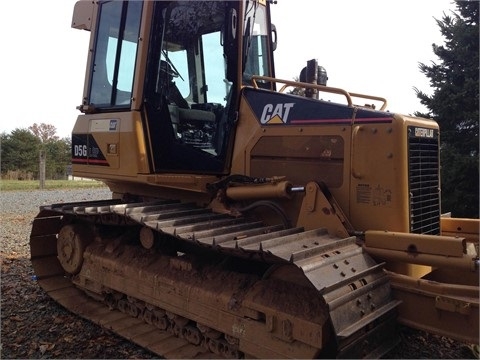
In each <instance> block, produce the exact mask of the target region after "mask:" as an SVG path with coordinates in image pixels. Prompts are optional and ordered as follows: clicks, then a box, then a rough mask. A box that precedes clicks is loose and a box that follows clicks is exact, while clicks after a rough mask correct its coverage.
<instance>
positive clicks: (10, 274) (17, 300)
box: [0, 188, 475, 359]
mask: <svg viewBox="0 0 480 360" xmlns="http://www.w3.org/2000/svg"><path fill="white" fill-rule="evenodd" d="M110 197H111V195H110V191H109V190H108V189H106V188H94V189H76V190H42V191H41V190H36V191H7V192H5V191H3V192H0V204H1V205H0V233H1V248H0V260H1V345H0V346H1V348H0V358H3V359H19V358H30V359H33V358H56V359H66V358H72V359H73V358H82V359H96V358H104V359H105V358H108V359H133V358H135V359H139V358H154V357H155V356H153V355H152V354H151V353H149V352H147V351H144V350H143V349H141V348H140V347H138V346H136V345H134V344H130V343H129V342H127V341H125V340H123V339H122V338H120V337H118V336H116V335H115V334H112V333H111V332H110V331H108V330H106V329H103V328H101V327H99V326H97V325H94V324H92V323H90V322H87V321H85V320H82V319H81V318H78V317H76V316H74V315H73V314H71V313H70V312H68V311H66V310H65V309H64V308H62V307H61V306H59V305H57V304H56V303H55V302H53V301H52V300H50V298H49V297H48V296H47V295H46V294H45V293H44V292H43V290H42V289H40V287H39V286H38V285H37V283H36V282H35V280H34V276H33V271H32V267H31V264H30V261H29V245H28V244H29V236H30V230H31V222H32V220H33V218H34V217H35V216H36V214H37V213H38V208H39V206H40V205H47V204H52V203H63V202H71V201H85V200H98V199H108V198H110ZM400 336H401V340H402V342H401V344H400V345H399V346H397V347H396V348H395V349H394V350H392V351H391V352H390V353H388V354H387V356H386V358H390V359H409V358H411V359H412V358H415V359H419V358H437V359H466V358H470V359H475V357H474V356H473V353H472V352H471V351H470V350H469V349H468V347H467V346H466V345H465V344H462V343H459V342H456V341H453V340H451V339H448V338H445V337H440V336H433V335H430V334H427V333H424V332H422V331H416V330H412V329H408V328H405V327H400Z"/></svg>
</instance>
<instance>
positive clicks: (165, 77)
mask: <svg viewBox="0 0 480 360" xmlns="http://www.w3.org/2000/svg"><path fill="white" fill-rule="evenodd" d="M177 76H178V74H177V73H175V71H173V69H172V67H171V66H170V64H169V63H167V62H166V61H165V60H161V61H160V81H161V85H162V87H164V89H165V92H164V93H165V95H166V98H167V100H168V101H169V103H170V104H173V105H177V106H178V107H179V108H182V109H189V108H190V106H188V102H187V100H185V99H184V97H183V96H182V94H181V93H180V90H178V87H177V85H176V84H175V81H173V78H174V77H177Z"/></svg>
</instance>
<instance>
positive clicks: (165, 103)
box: [82, 1, 273, 174]
mask: <svg viewBox="0 0 480 360" xmlns="http://www.w3.org/2000/svg"><path fill="white" fill-rule="evenodd" d="M144 7H151V8H150V9H149V11H145V9H144ZM147 13H150V14H151V15H149V16H148V18H147V16H146V15H144V14H147ZM143 16H144V17H145V18H142V17H143ZM270 31H271V27H270V25H269V13H268V4H266V3H265V2H264V1H244V2H230V1H155V2H145V3H143V2H138V1H126V2H118V1H105V2H100V3H99V22H98V24H97V31H96V34H97V37H96V39H95V45H94V49H95V51H94V61H93V62H92V66H91V70H90V71H91V80H90V83H89V88H88V91H87V96H86V97H85V99H84V105H83V107H82V108H83V111H84V112H90V113H92V112H115V111H140V112H141V114H142V121H143V127H144V133H145V134H146V135H145V140H146V143H147V144H148V150H149V158H150V164H151V168H152V171H153V172H155V173H161V172H182V173H185V172H202V173H218V174H222V173H227V172H228V168H229V165H230V164H229V163H230V157H231V148H232V146H233V135H234V131H233V130H234V127H235V122H236V119H237V112H238V99H239V96H240V91H241V88H242V86H244V85H249V84H251V82H250V81H251V77H252V75H262V76H273V59H272V53H271V52H272V51H273V46H272V45H270V39H271V37H270V36H269V34H270ZM139 39H142V41H139ZM260 84H261V85H260V86H262V87H270V86H271V85H270V84H269V83H266V84H264V83H261V82H260ZM139 98H141V99H142V101H141V102H139V101H138V100H134V99H139Z"/></svg>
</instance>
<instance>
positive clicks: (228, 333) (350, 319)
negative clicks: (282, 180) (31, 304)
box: [30, 200, 398, 358]
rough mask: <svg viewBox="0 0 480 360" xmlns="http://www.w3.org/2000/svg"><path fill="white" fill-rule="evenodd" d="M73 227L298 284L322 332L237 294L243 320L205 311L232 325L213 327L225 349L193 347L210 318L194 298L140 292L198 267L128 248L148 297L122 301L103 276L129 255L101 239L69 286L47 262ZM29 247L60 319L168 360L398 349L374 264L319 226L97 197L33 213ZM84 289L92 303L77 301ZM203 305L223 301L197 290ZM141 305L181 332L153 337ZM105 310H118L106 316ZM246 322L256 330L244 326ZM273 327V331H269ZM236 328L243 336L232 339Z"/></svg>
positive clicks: (386, 292)
mask: <svg viewBox="0 0 480 360" xmlns="http://www.w3.org/2000/svg"><path fill="white" fill-rule="evenodd" d="M72 223H76V224H87V223H89V224H95V226H109V227H113V228H115V229H119V228H121V229H125V230H128V229H131V228H132V227H133V228H134V227H138V228H140V227H142V230H141V231H140V241H141V242H142V244H143V245H144V246H146V247H149V246H153V244H154V243H155V242H159V241H163V242H165V241H166V242H167V243H170V244H171V243H172V241H173V243H174V244H175V247H176V251H178V250H180V251H181V252H182V254H183V253H185V254H193V255H194V257H196V259H197V260H198V259H201V258H202V257H209V256H210V255H215V257H216V258H218V257H220V259H224V261H223V262H227V260H228V259H231V258H234V259H241V261H242V263H243V264H247V267H248V268H250V267H254V264H256V265H255V266H260V267H262V266H263V267H268V270H267V271H261V272H260V274H261V276H262V277H261V279H259V280H258V281H260V280H264V279H268V280H270V281H273V283H285V282H287V283H290V284H291V286H292V289H293V288H295V286H298V285H301V286H302V288H307V287H308V288H311V289H312V291H313V294H314V295H313V297H316V298H318V300H315V301H318V302H319V303H322V304H325V303H326V304H327V306H326V309H328V310H327V315H326V317H327V318H328V321H327V323H328V324H327V325H322V327H321V330H319V326H317V325H316V324H314V323H311V322H309V319H308V318H306V319H305V318H304V319H300V318H299V317H298V316H297V317H291V318H288V319H290V320H288V319H287V318H283V320H281V319H282V318H281V316H283V315H281V313H282V311H285V313H288V311H292V310H291V309H290V308H289V307H290V305H288V304H291V303H292V301H290V300H286V301H285V302H284V303H286V304H287V305H288V306H285V305H278V308H276V309H275V311H273V310H272V311H273V312H272V315H269V311H270V309H268V307H267V309H266V310H262V311H260V310H258V309H260V308H261V306H260V305H261V304H260V305H259V303H257V302H255V301H252V300H251V299H250V300H249V292H246V297H245V299H244V304H243V305H245V304H247V305H245V306H246V307H247V308H248V313H247V314H246V313H236V312H235V311H231V312H229V311H227V310H228V309H224V310H222V308H221V307H222V303H221V300H218V304H216V305H215V306H213V305H212V309H211V310H212V311H217V310H218V312H221V313H222V314H224V315H222V316H224V317H225V318H226V319H228V320H229V321H231V322H233V325H231V324H230V325H229V326H226V327H225V329H223V328H222V329H219V328H217V330H219V331H222V332H223V336H224V338H225V339H227V340H232V341H231V343H230V345H229V344H227V343H225V342H224V341H223V340H218V339H215V338H210V337H205V338H203V340H200V341H198V336H197V335H196V334H197V332H198V331H197V330H195V329H194V330H192V329H191V324H192V321H193V322H194V324H197V325H198V327H199V328H202V327H201V326H200V325H204V324H205V323H207V322H208V321H209V320H208V319H207V320H205V319H203V318H202V316H201V314H202V313H201V311H200V312H198V311H197V312H195V311H193V310H192V311H189V310H188V309H190V308H191V309H193V308H195V306H197V307H199V306H200V305H201V306H204V307H205V309H207V310H208V306H207V305H209V304H208V303H207V304H206V305H205V304H203V305H202V304H200V303H198V304H197V302H198V301H197V302H196V300H195V298H192V299H190V300H188V299H187V300H188V301H187V300H185V299H186V296H185V294H183V295H182V294H175V295H176V296H177V297H171V295H169V296H170V297H168V301H167V300H165V299H167V298H158V299H157V297H156V296H155V295H154V294H153V292H150V290H151V289H150V288H154V287H155V286H160V285H161V286H163V288H166V286H167V285H168V284H169V283H168V282H169V281H171V279H169V278H168V277H167V275H164V277H163V278H162V279H161V281H163V283H162V284H160V285H158V284H157V282H158V281H160V280H157V279H156V274H159V273H168V272H169V270H171V267H172V264H174V265H173V267H174V269H173V270H175V271H177V270H179V269H180V270H185V271H184V272H186V271H188V270H189V269H190V267H192V266H193V265H192V264H195V263H196V261H197V260H195V261H193V262H188V263H185V262H183V258H184V257H171V256H163V257H162V259H168V260H169V262H168V263H169V264H170V265H168V266H167V267H166V268H162V270H161V271H159V270H158V266H160V265H158V264H157V265H155V264H153V262H154V261H155V258H154V257H153V256H151V257H148V256H150V255H145V256H144V255H143V254H147V253H148V251H146V250H145V249H143V248H142V247H141V246H136V247H133V248H132V249H133V250H130V253H136V252H138V253H137V255H136V258H139V259H143V260H138V261H137V262H135V266H134V269H135V271H133V272H132V275H131V278H130V280H129V281H130V282H131V283H133V284H136V286H138V289H144V288H147V290H142V291H139V290H138V289H137V290H136V291H133V292H129V289H130V288H129V286H126V285H123V283H124V282H126V281H123V280H125V279H124V278H125V274H123V275H121V276H120V275H119V276H116V277H115V276H114V275H111V276H110V275H108V274H110V273H111V274H114V273H115V272H117V273H118V272H122V271H123V269H127V268H129V266H130V264H131V263H132V260H131V258H128V259H124V258H122V256H123V255H119V254H120V253H124V252H128V251H125V250H124V249H127V248H126V247H125V248H124V245H123V244H121V243H122V241H121V240H119V239H113V240H112V241H110V242H108V243H107V242H105V241H104V244H103V245H102V246H103V247H102V246H97V245H95V244H93V245H89V246H87V249H86V252H85V259H86V260H85V264H84V265H83V268H82V271H81V272H80V274H78V276H74V277H73V278H72V280H73V281H72V280H71V279H70V277H66V276H65V270H64V268H63V267H62V265H61V264H60V262H59V260H58V257H57V236H58V233H59V232H60V230H61V229H62V227H63V226H64V225H65V224H72ZM122 232H125V233H126V232H128V231H124V230H122ZM165 239H166V240H165ZM137 243H138V240H137ZM30 244H31V255H32V264H33V267H34V270H35V273H36V275H37V278H38V281H39V284H40V285H41V287H42V288H43V289H44V290H45V291H46V292H47V293H48V294H49V295H50V296H51V297H52V298H53V299H55V300H56V301H57V302H58V303H59V304H61V305H63V306H64V307H66V308H67V309H69V310H70V311H72V312H74V313H76V314H78V315H80V316H82V317H84V318H87V319H89V320H91V321H93V322H95V323H97V324H99V325H101V326H103V327H105V328H108V329H111V330H113V331H114V332H115V333H118V334H119V335H121V336H123V337H125V338H127V339H129V340H130V341H132V342H135V343H137V344H139V345H140V346H142V347H144V348H146V349H149V350H150V351H152V352H154V353H155V354H158V355H160V356H164V357H166V358H212V357H243V356H245V357H250V356H253V357H296V358H300V357H305V356H332V354H331V353H326V352H325V351H326V350H325V349H331V348H334V350H333V351H334V352H335V354H334V356H338V357H356V358H360V357H370V358H371V357H380V356H381V355H383V354H384V353H386V352H387V351H388V350H389V349H391V348H392V347H393V346H394V345H395V344H396V342H397V338H396V335H395V315H396V307H397V305H398V301H395V300H393V299H392V297H391V294H390V285H389V283H388V279H387V276H386V275H385V273H384V271H383V265H382V264H376V263H375V262H374V261H373V260H372V259H371V258H370V257H369V256H368V255H367V254H365V253H364V252H363V251H362V248H361V247H359V246H357V245H356V244H355V238H354V237H350V238H345V239H338V238H334V237H331V236H329V235H328V233H327V231H326V230H325V229H316V230H312V231H303V229H301V228H289V229H285V228H284V227H283V225H276V226H266V225H264V224H263V223H262V222H260V221H255V220H251V219H247V218H245V217H231V216H228V215H225V214H216V213H214V212H212V211H211V210H210V209H207V208H200V207H197V206H196V205H194V204H185V203H180V202H177V201H158V202H155V203H123V202H121V201H119V200H105V201H96V202H82V203H71V204H59V205H51V206H47V207H43V208H42V209H41V211H40V213H39V215H38V216H37V217H36V218H35V220H34V223H33V227H32V233H31V239H30ZM119 246H121V247H122V250H121V251H120V250H118V249H120V248H119ZM128 249H130V248H128ZM117 250H118V251H117ZM116 253H118V254H116ZM155 256H157V257H158V256H159V255H155ZM146 259H150V260H148V261H147V260H146ZM159 261H160V260H159ZM162 261H163V260H162ZM239 261H240V260H239ZM86 264H89V265H88V266H87V265H86ZM109 264H112V265H109ZM185 264H186V265H185ZM74 265H75V264H74ZM109 266H110V268H109V269H107V270H106V273H105V274H106V275H102V276H103V277H102V279H105V280H104V281H103V280H102V281H101V282H100V281H97V278H95V277H91V278H90V277H89V276H90V275H89V274H90V273H91V272H97V271H98V272H101V271H103V270H102V269H105V268H107V267H109ZM162 266H163V265H162ZM169 266H170V267H169ZM155 267H157V268H155ZM155 269H156V270H155ZM165 269H167V270H165ZM173 270H172V271H173ZM125 271H127V270H125ZM208 271H211V274H213V275H212V276H210V277H212V278H216V277H219V275H220V277H221V276H223V274H224V273H223V272H222V271H223V270H218V269H216V268H215V269H213V270H208ZM129 274H130V273H129ZM138 274H140V275H138ZM129 276H130V275H129ZM149 276H151V277H155V279H156V280H155V285H152V284H153V283H148V282H146V280H144V279H146V278H149ZM235 276H236V274H234V277H235ZM242 276H243V277H242V278H241V279H240V280H239V282H240V281H243V282H249V281H253V280H251V279H253V278H254V276H253V275H242ZM122 279H123V280H122ZM173 279H174V280H175V279H176V278H173ZM199 279H200V278H199ZM202 279H203V278H202ZM127 280H128V279H127ZM192 281H193V280H192ZM215 281H216V280H212V282H211V283H209V282H205V283H204V284H202V282H201V280H198V281H196V282H194V281H193V283H187V282H186V283H185V284H182V283H180V284H178V285H177V286H178V288H175V287H174V285H168V286H171V288H169V290H168V291H172V292H175V291H179V290H178V289H187V290H188V292H189V294H190V293H192V294H203V293H204V292H206V290H204V289H203V287H210V288H214V285H215ZM255 281H257V280H256V279H255ZM172 282H175V281H172ZM167 283H168V284H167ZM74 284H76V285H77V286H75V285H74ZM215 286H216V285H215ZM232 286H235V285H232ZM79 287H82V288H83V290H81V289H80V288H79ZM105 289H107V292H108V293H109V294H114V297H116V299H117V300H115V306H113V305H112V303H109V305H110V307H108V306H106V305H105V304H104V302H101V301H98V300H105V298H102V296H99V294H100V293H101V292H105ZM175 289H177V290H175ZM187 290H185V291H187ZM85 291H86V292H87V293H89V294H90V295H93V297H92V296H87V295H86V292H85ZM168 291H166V292H165V293H168ZM249 291H250V292H252V290H249ZM232 292H234V291H233V290H232ZM315 293H316V295H315ZM118 294H120V295H118ZM121 294H123V295H127V296H128V299H129V301H130V302H129V301H126V300H125V298H126V297H124V298H121V296H122V295H121ZM274 295H275V294H274ZM164 296H166V295H164ZM206 296H207V297H209V296H210V297H211V298H212V299H214V300H212V302H215V301H217V300H216V299H217V298H220V297H221V296H220V295H218V294H216V293H215V291H211V292H207V295H206ZM289 296H292V299H294V296H300V295H296V294H292V295H289ZM309 297H310V296H309ZM95 298H97V299H95ZM132 298H133V300H132ZM232 298H233V297H232ZM119 299H120V300H119ZM301 299H302V298H301V297H300V300H301ZM227 300H228V299H227ZM227 300H225V303H227ZM230 301H231V299H230ZM262 301H264V300H262ZM139 302H141V303H142V304H150V305H149V306H147V307H145V306H144V305H142V306H143V307H142V308H141V309H142V312H143V313H146V310H145V309H147V310H148V309H151V308H152V307H153V308H155V309H158V308H160V309H162V311H164V310H166V312H167V314H168V315H170V320H171V318H172V316H173V317H177V318H180V319H185V318H187V319H189V323H188V324H187V325H185V324H181V325H179V324H180V322H178V321H177V323H176V325H175V326H172V323H169V324H170V325H169V326H166V328H165V329H164V330H159V328H158V323H157V324H149V323H146V322H145V319H147V320H151V318H150V317H145V315H144V316H143V317H142V315H141V314H140V315H138V314H137V307H136V306H132V305H129V304H132V303H139ZM173 302H175V303H185V304H184V306H183V307H177V308H176V307H174V306H172V303H173ZM260 302H261V301H260ZM299 302H303V301H299ZM107 303H108V301H107ZM119 304H121V305H120V306H119ZM199 304H200V305H199ZM248 304H250V305H248ZM243 305H242V306H243ZM201 306H200V307H201ZM262 306H263V307H265V306H264V305H262ZM275 306H277V305H275ZM113 307H115V308H117V309H113V310H112V308H113ZM118 308H120V310H122V311H120V310H118ZM284 308H285V309H284ZM287 308H288V309H287ZM252 309H256V310H254V311H253V310H252ZM207 310H205V311H207ZM243 311H245V310H243ZM320 312H321V311H320ZM172 314H173V315H172ZM259 314H260V315H259ZM279 314H280V315H279ZM132 315H134V316H136V317H133V316H132ZM287 315H288V314H287ZM287 315H285V316H287ZM317 315H318V314H317ZM288 316H290V315H288ZM318 316H319V317H320V315H318ZM256 317H257V318H256ZM245 319H247V320H248V321H247V320H245ZM252 319H254V320H256V321H251V320H252ZM225 321H226V320H225ZM276 321H277V322H279V323H280V324H283V325H282V326H278V325H277V326H275V324H276ZM147 322H152V321H147ZM270 322H271V323H270ZM173 323H174V322H173ZM215 324H216V323H215V322H212V324H210V323H208V325H209V326H211V328H212V329H215V326H214V325H215ZM155 325H157V326H155ZM240 325H241V326H240ZM287 325H288V326H287ZM327 327H328V329H333V330H332V331H330V332H333V334H331V335H328V333H327V331H326V329H327ZM240 328H241V329H242V331H239V330H238V329H240ZM302 328H304V329H310V330H309V331H310V333H307V334H305V333H304V332H306V330H305V331H303V332H302ZM231 329H233V330H231ZM245 329H246V330H245ZM195 331H197V332H195ZM321 331H323V332H321ZM216 332H218V331H216ZM320 332H321V335H319V334H320ZM202 334H203V333H202ZM250 334H252V335H250ZM312 334H313V335H312ZM201 336H202V335H201ZM205 339H206V340H205ZM222 339H223V338H222ZM271 339H273V340H271ZM270 342H271V344H270ZM323 342H325V343H323ZM192 343H193V344H192ZM297 343H298V344H299V345H298V346H297ZM300 345H301V346H300ZM297 348H298V349H303V350H298V349H297ZM282 349H285V350H282ZM305 349H306V350H305Z"/></svg>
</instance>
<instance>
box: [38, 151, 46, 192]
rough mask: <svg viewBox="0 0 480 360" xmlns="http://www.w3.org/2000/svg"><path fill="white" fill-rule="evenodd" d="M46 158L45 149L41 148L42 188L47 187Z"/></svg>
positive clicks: (40, 177) (40, 176)
mask: <svg viewBox="0 0 480 360" xmlns="http://www.w3.org/2000/svg"><path fill="white" fill-rule="evenodd" d="M45 158H46V155H45V150H40V167H39V169H40V174H39V179H40V190H43V189H44V188H45Z"/></svg>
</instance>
